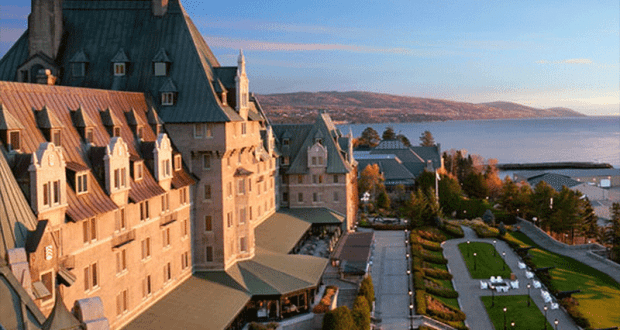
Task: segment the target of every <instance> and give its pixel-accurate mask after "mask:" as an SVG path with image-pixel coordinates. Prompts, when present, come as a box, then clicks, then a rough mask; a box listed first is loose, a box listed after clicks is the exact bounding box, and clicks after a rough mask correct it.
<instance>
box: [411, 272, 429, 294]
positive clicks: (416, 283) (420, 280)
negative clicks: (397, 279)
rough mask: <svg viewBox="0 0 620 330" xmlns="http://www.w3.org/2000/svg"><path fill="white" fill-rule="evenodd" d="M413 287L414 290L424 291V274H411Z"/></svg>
mask: <svg viewBox="0 0 620 330" xmlns="http://www.w3.org/2000/svg"><path fill="white" fill-rule="evenodd" d="M413 287H414V288H415V289H416V290H424V289H425V287H426V285H425V284H424V274H423V273H422V272H414V273H413Z"/></svg>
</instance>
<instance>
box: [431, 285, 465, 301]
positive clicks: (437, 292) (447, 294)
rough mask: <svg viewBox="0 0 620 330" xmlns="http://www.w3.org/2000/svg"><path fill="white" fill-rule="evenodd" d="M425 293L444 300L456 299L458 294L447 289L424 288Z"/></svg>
mask: <svg viewBox="0 0 620 330" xmlns="http://www.w3.org/2000/svg"><path fill="white" fill-rule="evenodd" d="M426 292H428V293H430V294H433V295H436V296H439V297H444V298H458V297H459V293H458V292H456V291H454V290H452V289H448V288H435V287H430V286H427V287H426Z"/></svg>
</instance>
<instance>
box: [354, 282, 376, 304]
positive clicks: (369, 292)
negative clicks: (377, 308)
mask: <svg viewBox="0 0 620 330" xmlns="http://www.w3.org/2000/svg"><path fill="white" fill-rule="evenodd" d="M357 295H358V296H364V298H366V301H368V306H369V307H370V310H372V302H373V301H375V286H374V285H373V284H372V277H371V276H370V275H368V276H366V277H364V279H363V280H362V283H360V289H359V291H358V292H357Z"/></svg>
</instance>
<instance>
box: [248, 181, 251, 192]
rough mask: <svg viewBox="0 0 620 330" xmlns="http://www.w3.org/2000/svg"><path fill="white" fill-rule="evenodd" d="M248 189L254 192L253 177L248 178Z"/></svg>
mask: <svg viewBox="0 0 620 330" xmlns="http://www.w3.org/2000/svg"><path fill="white" fill-rule="evenodd" d="M248 191H249V192H252V178H249V179H248Z"/></svg>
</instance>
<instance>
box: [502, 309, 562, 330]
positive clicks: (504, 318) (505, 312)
mask: <svg viewBox="0 0 620 330" xmlns="http://www.w3.org/2000/svg"><path fill="white" fill-rule="evenodd" d="M507 310H508V309H507V308H506V307H504V330H506V311H507ZM556 330H557V329H556Z"/></svg>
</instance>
